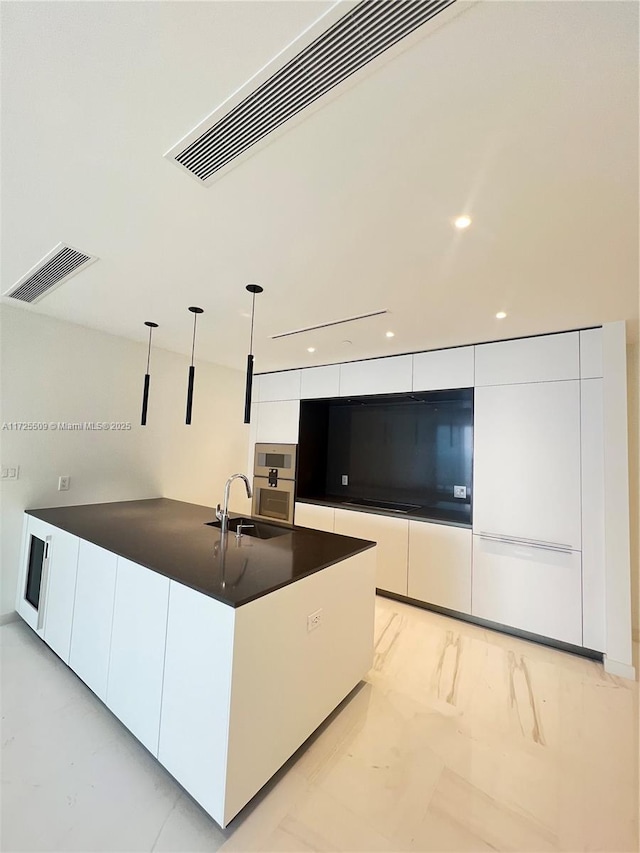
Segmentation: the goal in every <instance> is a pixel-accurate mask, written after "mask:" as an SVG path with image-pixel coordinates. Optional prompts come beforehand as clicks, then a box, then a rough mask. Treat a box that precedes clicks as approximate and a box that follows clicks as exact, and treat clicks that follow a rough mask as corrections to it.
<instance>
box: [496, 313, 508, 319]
mask: <svg viewBox="0 0 640 853" xmlns="http://www.w3.org/2000/svg"><path fill="white" fill-rule="evenodd" d="M506 316H507V312H506V311H498V313H497V314H496V320H504V318H505V317H506Z"/></svg>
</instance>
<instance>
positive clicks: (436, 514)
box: [296, 495, 472, 530]
mask: <svg viewBox="0 0 640 853" xmlns="http://www.w3.org/2000/svg"><path fill="white" fill-rule="evenodd" d="M351 500H353V499H352V498H341V497H337V496H336V495H327V497H324V498H301V497H299V496H297V497H296V503H302V504H316V505H317V506H332V507H335V508H336V509H350V510H353V512H368V513H371V514H373V515H389V516H391V517H392V518H406V519H409V521H427V522H429V523H431V524H446V525H448V526H449V527H466V528H468V529H469V530H471V527H472V524H471V521H470V520H469V512H467V511H466V510H464V509H460V510H458V511H455V512H452V511H451V510H450V509H449V510H446V511H444V510H443V511H441V510H438V509H437V507H419V508H418V509H415V510H411V511H409V512H397V511H394V510H390V509H383V508H382V507H375V506H361V505H359V504H357V503H350V501H351ZM454 515H455V518H454V517H453V516H454Z"/></svg>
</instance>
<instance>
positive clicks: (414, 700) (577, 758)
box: [0, 598, 639, 853]
mask: <svg viewBox="0 0 640 853" xmlns="http://www.w3.org/2000/svg"><path fill="white" fill-rule="evenodd" d="M0 651H1V654H2V688H3V689H2V785H3V787H2V802H1V817H2V825H1V836H0V847H1V849H2V851H4V853H12V851H22V850H42V851H111V852H112V853H115V851H157V853H160V851H179V853H189V851H214V850H220V851H237V853H244V851H309V850H316V851H393V853H396V851H482V850H510V851H546V850H565V851H579V850H589V851H593V850H602V851H607V853H614V851H634V853H635V851H637V850H638V720H639V715H638V685H637V683H632V682H629V681H625V680H623V679H619V678H616V677H613V676H609V675H607V674H606V673H605V672H604V671H603V669H602V666H601V665H600V664H597V663H594V662H592V661H588V660H584V659H581V658H578V657H574V656H571V655H567V654H564V653H562V652H557V651H555V650H552V649H547V648H544V647H541V646H537V645H535V644H532V643H528V642H525V641H523V640H518V639H514V638H511V637H507V636H504V635H501V634H497V633H494V632H492V631H487V630H484V629H482V628H478V627H476V626H472V625H467V624H465V623H463V622H458V621H456V620H452V619H448V618H447V617H444V616H439V615H436V614H433V613H429V612H428V611H424V610H419V609H416V608H413V607H410V606H408V605H404V604H400V603H398V602H395V601H391V600H388V599H384V598H379V599H378V600H377V615H376V652H375V663H374V666H373V669H372V670H371V672H370V673H369V675H368V677H367V680H366V682H364V683H363V684H362V685H361V686H360V687H359V688H357V689H356V690H355V691H354V693H353V694H352V695H351V696H350V697H349V699H348V700H347V701H345V702H344V703H343V704H342V705H341V706H340V708H339V709H337V711H336V712H335V713H334V714H333V715H332V716H331V718H330V719H329V721H328V722H327V723H326V724H325V725H323V726H322V727H321V729H320V730H319V731H318V732H317V733H316V734H315V735H314V736H313V737H312V738H311V739H310V741H309V742H308V743H307V744H306V745H305V747H303V748H302V749H301V750H300V751H299V752H298V753H297V754H296V755H295V756H294V757H293V758H292V759H291V760H290V761H289V762H288V763H287V765H286V766H285V767H284V768H283V770H282V771H280V773H278V774H277V776H276V777H275V778H274V779H273V780H272V781H271V782H270V783H269V785H267V786H266V788H265V789H263V791H262V792H260V794H259V795H258V796H257V797H256V798H254V800H253V801H252V802H251V803H250V804H249V805H248V806H247V807H246V808H245V809H244V810H243V811H242V812H241V814H240V815H239V816H238V817H237V818H236V819H235V820H234V821H233V822H232V824H231V825H230V826H229V827H227V829H225V830H221V829H220V828H219V827H218V826H216V824H215V823H213V821H211V820H210V819H209V818H208V817H207V815H206V814H205V813H204V812H203V811H202V810H201V809H200V808H199V807H198V806H197V805H196V804H195V803H194V802H193V801H192V800H191V799H190V798H189V797H188V796H187V795H186V794H185V793H184V792H183V791H182V789H181V788H180V787H179V786H178V785H177V784H176V783H175V782H174V780H173V779H172V778H171V777H170V776H169V775H168V774H167V773H166V772H165V771H164V770H163V768H162V767H160V765H159V764H157V762H156V761H155V760H154V759H153V758H152V757H151V756H150V755H149V753H147V752H146V750H145V749H144V748H143V747H142V746H140V745H139V744H138V742H137V741H136V740H135V738H134V737H133V736H132V735H130V734H129V733H128V732H127V730H126V729H125V728H124V727H123V726H122V725H121V724H120V723H119V722H118V721H117V720H116V719H115V718H114V717H113V716H112V715H111V713H110V712H109V711H108V710H107V709H106V708H105V707H104V706H103V705H102V704H101V703H100V701H99V700H98V699H96V698H95V697H94V696H93V694H92V693H91V692H90V691H89V690H88V689H87V688H86V687H85V686H84V685H83V684H82V682H80V681H79V680H78V679H77V678H76V677H75V675H73V673H72V672H71V671H70V670H69V669H67V667H66V666H65V665H64V664H63V663H62V662H61V661H60V660H59V659H58V658H57V657H56V656H55V655H54V654H53V653H52V652H51V651H50V650H49V649H48V647H47V646H45V645H44V643H42V642H41V641H40V640H39V639H38V638H37V637H36V636H35V635H34V634H33V633H32V632H31V631H30V629H29V628H27V627H26V626H25V625H24V624H23V623H22V622H13V623H10V624H8V625H5V626H3V627H2V628H0Z"/></svg>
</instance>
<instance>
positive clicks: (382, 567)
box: [333, 509, 409, 595]
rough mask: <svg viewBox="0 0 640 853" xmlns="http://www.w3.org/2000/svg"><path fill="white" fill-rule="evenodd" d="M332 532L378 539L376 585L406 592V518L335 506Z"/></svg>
mask: <svg viewBox="0 0 640 853" xmlns="http://www.w3.org/2000/svg"><path fill="white" fill-rule="evenodd" d="M333 532H334V533H341V534H343V535H344V536H355V537H356V538H358V539H369V540H371V541H373V542H377V543H378V547H377V549H376V559H377V566H376V588H377V589H381V590H385V591H386V592H395V593H396V594H397V595H406V594H407V557H408V551H409V521H408V519H406V518H392V517H391V516H388V515H374V514H373V513H369V512H354V511H353V510H347V509H336V511H335V525H334V531H333Z"/></svg>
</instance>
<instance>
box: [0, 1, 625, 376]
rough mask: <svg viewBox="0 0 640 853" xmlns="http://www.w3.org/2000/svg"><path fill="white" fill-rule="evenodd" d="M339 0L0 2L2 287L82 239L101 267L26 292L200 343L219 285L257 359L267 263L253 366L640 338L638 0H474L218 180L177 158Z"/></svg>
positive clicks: (47, 303)
mask: <svg viewBox="0 0 640 853" xmlns="http://www.w3.org/2000/svg"><path fill="white" fill-rule="evenodd" d="M331 6H332V4H331V3H328V2H315V0H308V1H307V0H288V2H270V0H257V2H252V1H251V0H248V2H155V0H148V2H121V0H116V2H79V3H78V2H48V3H43V2H29V0H21V2H4V3H2V8H1V11H2V169H3V173H2V214H3V216H2V286H1V290H2V291H5V290H6V289H7V288H8V287H10V286H11V285H12V284H13V283H14V282H15V281H16V280H17V279H19V278H20V277H21V276H22V275H23V274H24V273H26V272H27V270H28V269H29V268H30V267H31V266H32V265H33V264H34V263H36V262H37V261H38V260H39V259H40V258H41V257H43V256H44V255H45V254H46V253H47V252H48V251H49V250H50V249H51V248H53V246H55V245H56V244H57V243H58V242H59V241H63V242H66V243H69V244H70V245H72V246H74V247H76V248H78V249H80V250H82V251H85V252H88V253H91V254H95V255H97V256H98V257H99V258H100V261H99V262H98V263H96V264H94V265H93V266H91V267H90V268H89V269H87V270H86V271H85V272H82V273H80V274H78V275H77V276H75V277H74V278H72V279H70V280H69V281H68V282H67V283H65V284H64V285H62V286H61V287H59V288H58V289H57V290H56V291H55V292H53V293H51V294H50V295H49V296H47V297H46V298H44V299H43V300H42V301H41V302H40V303H38V304H36V305H35V306H32V307H26V308H25V309H24V310H30V311H36V312H39V313H44V314H48V315H51V316H54V317H59V318H62V319H66V320H70V321H73V322H76V323H80V324H82V325H86V326H90V327H94V328H97V329H102V330H104V331H107V332H111V333H114V334H117V335H122V336H125V337H128V338H133V339H137V340H141V341H143V340H146V334H145V333H146V329H145V327H144V326H143V322H144V320H155V321H156V322H157V323H159V324H160V328H159V329H158V330H157V331H156V333H155V336H154V343H156V344H157V345H158V346H162V347H166V348H168V349H173V350H176V351H179V352H184V353H188V352H190V345H191V327H192V315H190V314H189V312H188V311H187V307H188V306H189V305H201V306H202V307H203V308H204V309H205V314H204V315H203V317H202V318H201V319H200V321H199V325H198V329H199V332H198V344H197V352H198V355H199V356H200V357H202V358H206V359H209V360H211V361H217V362H221V363H224V364H228V365H231V366H233V367H237V368H243V367H244V363H245V357H246V352H247V346H248V337H249V324H248V319H247V317H246V316H243V314H246V312H247V311H248V310H249V307H250V297H249V295H248V294H247V293H246V292H245V290H244V287H245V285H246V284H247V283H249V282H258V283H260V284H262V285H263V287H264V288H265V292H264V294H263V295H261V296H259V297H258V299H257V302H256V306H257V307H256V335H255V346H254V352H255V354H256V369H257V370H271V369H277V368H281V367H293V366H299V365H304V364H323V363H327V362H332V361H344V360H347V359H354V358H363V357H366V356H371V355H380V354H385V353H391V352H407V351H412V350H420V349H429V348H433V347H439V346H447V345H452V344H459V343H467V342H474V341H481V340H491V339H495V338H498V337H512V336H516V335H522V334H531V333H536V332H541V331H550V330H556V329H566V328H575V327H579V326H585V325H590V324H597V323H599V322H602V321H609V320H618V319H628V320H631V321H633V322H632V323H631V324H630V330H631V333H632V334H637V317H638V70H639V69H638V4H637V3H636V2H616V0H613V2H599V1H598V2H590V0H580V2H572V0H569V2H564V0H552V2H515V0H514V2H478V3H465V2H464V0H458V2H457V3H456V4H455V7H453V8H454V9H455V12H454V13H452V14H448V13H444V15H443V16H439V19H435V21H434V22H433V23H430V24H427V25H425V26H424V27H423V28H422V29H421V30H420V32H419V33H418V34H417V35H416V37H412V38H410V39H408V40H407V42H406V44H405V45H404V46H403V49H402V50H400V51H399V50H393V51H391V52H390V53H389V54H388V55H387V56H385V57H383V58H382V59H380V60H378V61H376V62H375V63H374V64H372V66H371V67H369V68H368V69H367V71H366V73H364V74H361V75H360V76H359V77H358V78H357V81H356V82H355V84H354V82H353V81H351V82H350V83H347V84H346V85H343V86H342V87H339V88H338V89H337V90H334V92H333V93H332V95H331V96H330V97H328V98H327V99H326V101H324V102H322V103H321V104H319V105H318V106H319V108H314V109H312V110H310V111H309V112H308V114H307V115H305V116H304V117H303V118H304V120H297V121H295V122H294V123H293V124H292V126H291V128H290V129H289V130H288V131H287V132H285V133H280V134H278V136H277V138H276V139H275V140H274V141H271V142H266V143H263V144H261V145H258V146H256V148H255V149H254V153H253V156H251V157H249V158H248V159H246V160H245V161H243V162H242V163H241V164H240V165H238V166H237V167H236V168H234V169H232V170H231V171H230V172H228V173H227V174H225V175H223V176H222V177H221V178H220V180H218V181H217V182H216V183H215V184H214V185H213V186H212V187H210V188H204V187H201V186H199V185H198V184H197V182H196V181H194V180H193V179H191V178H190V177H189V176H187V175H185V174H184V173H182V172H181V171H180V170H179V169H178V168H177V167H176V166H175V165H173V164H172V163H171V162H170V161H169V160H167V159H165V158H164V157H163V154H164V153H165V152H166V151H167V150H168V149H169V148H170V147H171V146H173V145H174V144H175V143H176V142H177V141H178V140H179V139H180V138H181V137H183V136H184V135H185V134H186V133H187V132H189V131H190V130H191V129H192V128H193V127H194V126H195V125H197V124H198V123H199V122H200V121H201V120H202V119H203V118H204V117H205V116H207V115H208V114H209V113H210V112H212V110H214V109H215V108H216V107H217V106H218V105H219V104H220V103H221V102H222V101H224V100H225V99H226V98H227V97H229V96H230V95H231V94H232V93H233V92H234V91H235V90H236V89H237V88H238V87H239V86H241V85H242V84H244V83H245V82H246V81H247V80H248V79H249V78H250V77H251V76H252V75H253V74H254V73H256V72H257V71H258V70H259V69H260V68H261V67H262V66H263V65H264V64H265V63H266V62H268V61H269V60H271V59H272V58H273V57H274V56H275V55H276V54H277V53H278V52H279V51H280V50H282V49H283V48H284V47H285V46H286V45H287V44H289V43H290V42H291V41H292V39H294V38H295V37H296V36H298V34H299V33H301V32H302V31H303V30H304V29H305V28H306V27H308V26H309V25H311V24H312V23H313V22H314V21H315V20H316V19H317V18H318V17H319V16H320V15H321V14H323V13H324V12H326V11H327V10H328V9H330V7H331ZM345 8H346V7H345ZM451 11H453V10H451ZM462 212H467V213H469V214H470V215H471V216H472V217H473V224H472V225H471V227H470V228H469V229H467V231H465V232H457V231H456V230H455V229H454V228H453V227H452V219H453V218H454V217H455V216H456V215H457V214H459V213H462ZM3 301H7V300H6V299H5V300H3ZM9 301H11V300H9ZM14 304H15V302H14ZM382 308H386V309H388V310H389V311H390V312H391V313H390V314H389V315H388V317H383V318H376V319H373V320H365V321H359V322H357V323H353V324H351V325H349V326H338V327H337V328H335V329H333V330H324V331H320V332H316V333H307V334H304V335H298V336H294V337H291V338H284V339H281V340H276V341H272V340H271V339H270V336H271V335H274V334H277V333H279V332H283V331H286V330H289V329H296V328H301V327H305V326H309V325H314V324H317V323H322V322H328V321H331V320H336V319H339V318H341V317H346V316H352V315H357V314H361V313H364V312H367V311H375V310H379V309H382ZM499 310H504V311H507V312H508V317H507V319H506V320H502V321H498V320H496V319H495V316H494V315H495V313H496V311H499ZM389 329H390V330H393V331H394V332H395V337H394V338H392V339H387V338H386V337H385V336H384V333H385V332H386V331H387V330H389ZM345 339H348V340H350V341H351V344H346V343H344V341H345ZM308 346H315V347H316V348H317V350H316V352H315V353H314V354H309V353H307V351H306V348H307V347H308Z"/></svg>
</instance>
